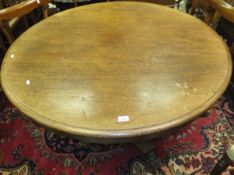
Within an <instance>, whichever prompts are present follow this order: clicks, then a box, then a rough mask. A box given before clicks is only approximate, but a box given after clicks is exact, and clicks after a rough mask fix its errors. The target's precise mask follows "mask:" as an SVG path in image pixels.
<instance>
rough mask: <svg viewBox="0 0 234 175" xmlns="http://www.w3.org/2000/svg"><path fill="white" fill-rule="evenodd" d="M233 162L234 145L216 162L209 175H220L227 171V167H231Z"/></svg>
mask: <svg viewBox="0 0 234 175" xmlns="http://www.w3.org/2000/svg"><path fill="white" fill-rule="evenodd" d="M233 160H234V145H232V146H231V147H230V148H229V149H228V150H227V152H226V153H225V154H224V155H223V156H222V157H221V159H220V160H219V161H218V162H217V164H216V165H215V167H214V168H213V170H212V171H211V173H210V175H220V174H221V173H222V172H223V171H225V170H226V169H227V167H228V166H229V165H233V162H234V161H233Z"/></svg>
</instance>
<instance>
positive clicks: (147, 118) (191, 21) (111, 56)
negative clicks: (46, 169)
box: [1, 2, 232, 143]
mask: <svg viewBox="0 0 234 175" xmlns="http://www.w3.org/2000/svg"><path fill="white" fill-rule="evenodd" d="M231 72H232V63H231V57H230V53H229V51H228V49H227V47H226V45H225V43H224V42H223V41H222V39H221V38H220V37H219V36H218V35H217V34H216V33H215V32H214V31H212V29H210V28H209V27H208V26H207V25H206V24H204V23H203V22H201V21H199V20H197V19H195V18H194V17H192V16H189V15H187V14H184V13H182V12H179V11H176V10H173V9H170V8H168V7H163V6H159V5H155V4H151V3H140V2H108V3H99V4H94V5H88V6H83V7H78V8H74V9H71V10H68V11H65V12H62V13H58V14H56V15H54V16H52V17H49V18H47V19H46V20H44V21H42V22H40V23H39V24H37V25H35V26H34V27H32V28H30V29H29V30H28V31H27V32H25V33H24V34H23V35H22V36H21V37H20V38H19V39H17V40H16V41H15V42H14V44H13V45H12V46H11V48H10V49H9V51H8V53H7V54H6V56H5V58H4V61H3V64H2V70H1V82H2V86H3V90H4V92H5V93H6V95H7V96H8V98H9V99H10V101H11V102H12V103H13V104H14V105H15V106H16V107H17V108H18V109H19V110H21V111H22V112H23V113H25V114H26V115H28V116H29V117H30V118H32V119H33V120H35V121H36V122H38V123H40V124H42V125H44V126H46V127H48V128H50V129H54V130H57V131H61V132H64V133H67V134H70V135H73V136H77V137H78V138H81V139H84V140H86V141H91V142H99V143H107V142H111V143H119V142H132V141H142V140H144V139H151V138H153V137H156V136H161V135H163V134H164V132H165V131H168V130H170V129H172V128H174V127H177V126H180V125H182V124H184V123H185V122H188V121H190V120H192V119H194V118H195V117H196V116H197V115H198V114H200V113H201V112H203V111H205V110H207V109H208V108H209V107H210V106H211V105H212V104H213V103H214V102H216V100H217V99H218V98H219V97H220V96H221V95H222V94H223V92H224V91H225V89H226V87H227V85H228V83H229V80H230V76H231ZM118 116H128V117H129V121H127V122H118Z"/></svg>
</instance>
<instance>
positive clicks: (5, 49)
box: [0, 34, 7, 54]
mask: <svg viewBox="0 0 234 175" xmlns="http://www.w3.org/2000/svg"><path fill="white" fill-rule="evenodd" d="M0 45H1V47H2V50H3V53H4V54H5V53H6V51H7V48H6V45H5V43H4V41H3V39H2V36H1V34H0Z"/></svg>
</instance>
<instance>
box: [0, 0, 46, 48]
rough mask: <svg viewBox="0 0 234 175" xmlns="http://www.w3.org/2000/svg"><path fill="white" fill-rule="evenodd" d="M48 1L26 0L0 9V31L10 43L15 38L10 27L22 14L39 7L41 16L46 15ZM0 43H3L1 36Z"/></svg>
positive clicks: (12, 26)
mask: <svg viewBox="0 0 234 175" xmlns="http://www.w3.org/2000/svg"><path fill="white" fill-rule="evenodd" d="M48 2H49V0H26V1H23V2H21V3H19V4H16V5H14V6H11V7H8V8H4V9H1V10H0V31H1V32H2V33H3V35H4V36H5V37H6V39H7V40H8V42H9V43H10V44H12V43H13V41H14V40H15V36H14V35H13V33H12V29H13V28H14V26H15V25H16V23H17V22H18V21H19V20H20V19H21V18H22V17H23V16H24V15H26V14H28V13H29V12H31V11H33V10H34V9H36V8H38V7H40V8H41V9H42V12H43V17H44V18H46V17H48ZM0 44H3V43H1V38H0ZM3 48H4V50H6V47H5V46H3Z"/></svg>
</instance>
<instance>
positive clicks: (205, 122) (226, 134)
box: [0, 97, 234, 175]
mask: <svg viewBox="0 0 234 175" xmlns="http://www.w3.org/2000/svg"><path fill="white" fill-rule="evenodd" d="M1 101H2V102H3V101H5V109H4V111H3V112H2V113H1V116H0V175H155V174H157V175H164V174H167V175H170V174H172V175H189V174H209V172H210V170H211V169H212V167H213V166H214V164H215V162H216V161H217V159H219V158H220V157H221V155H222V154H223V153H224V151H225V150H226V149H227V147H228V145H229V144H231V143H233V141H234V132H233V129H232V126H234V125H233V123H234V112H233V111H234V110H232V109H234V108H233V107H232V106H234V105H233V103H232V101H230V100H229V99H228V98H227V97H222V98H221V99H220V100H219V101H218V102H217V103H216V104H214V105H213V107H211V108H210V110H208V111H207V112H206V113H205V114H203V115H201V116H200V117H198V118H197V119H196V120H195V121H193V122H191V123H190V124H187V125H186V126H184V127H183V128H181V129H178V130H176V131H175V132H173V134H172V135H170V136H165V137H163V138H157V139H155V140H153V141H150V142H148V143H144V144H119V145H112V144H108V145H107V144H105V145H104V144H103V145H102V144H90V143H85V142H82V141H80V140H78V139H72V138H69V137H66V136H62V135H58V134H56V133H53V132H50V131H47V130H45V129H43V128H41V127H39V126H37V125H35V124H34V123H33V122H32V121H31V120H29V119H27V118H26V117H25V116H24V115H23V114H21V113H20V112H19V111H18V110H17V109H15V108H14V107H13V106H12V105H11V104H10V103H9V102H8V101H7V100H6V99H5V98H2V99H1ZM231 169H232V168H231V167H230V168H229V170H227V171H226V172H225V173H224V174H231V173H232V172H231Z"/></svg>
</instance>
